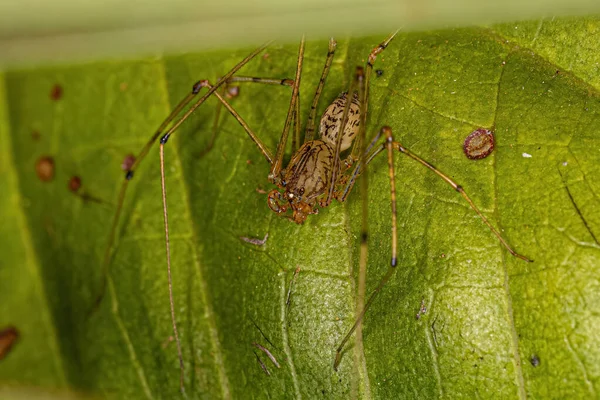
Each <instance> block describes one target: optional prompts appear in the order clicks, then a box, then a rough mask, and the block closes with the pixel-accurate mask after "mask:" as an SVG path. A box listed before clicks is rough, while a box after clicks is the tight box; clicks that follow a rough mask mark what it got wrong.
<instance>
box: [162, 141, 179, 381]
mask: <svg viewBox="0 0 600 400" xmlns="http://www.w3.org/2000/svg"><path fill="white" fill-rule="evenodd" d="M167 139H168V136H165V137H163V139H161V141H160V184H161V191H162V204H163V217H164V221H165V249H166V252H167V277H168V281H169V305H170V307H171V322H172V323H173V334H174V336H175V342H176V343H177V356H178V357H179V388H180V390H181V392H182V393H183V392H185V388H184V385H183V378H184V368H183V355H182V354H181V343H180V341H179V333H178V331H177V322H176V321H175V302H174V301H173V284H172V281H171V247H170V246H169V216H168V213H167V188H166V185H165V157H164V148H165V143H166V142H167Z"/></svg>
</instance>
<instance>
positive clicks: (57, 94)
mask: <svg viewBox="0 0 600 400" xmlns="http://www.w3.org/2000/svg"><path fill="white" fill-rule="evenodd" d="M62 95H63V88H62V86H60V85H59V84H56V85H54V86H52V90H50V98H51V99H52V100H54V101H57V100H60V99H61V98H62Z"/></svg>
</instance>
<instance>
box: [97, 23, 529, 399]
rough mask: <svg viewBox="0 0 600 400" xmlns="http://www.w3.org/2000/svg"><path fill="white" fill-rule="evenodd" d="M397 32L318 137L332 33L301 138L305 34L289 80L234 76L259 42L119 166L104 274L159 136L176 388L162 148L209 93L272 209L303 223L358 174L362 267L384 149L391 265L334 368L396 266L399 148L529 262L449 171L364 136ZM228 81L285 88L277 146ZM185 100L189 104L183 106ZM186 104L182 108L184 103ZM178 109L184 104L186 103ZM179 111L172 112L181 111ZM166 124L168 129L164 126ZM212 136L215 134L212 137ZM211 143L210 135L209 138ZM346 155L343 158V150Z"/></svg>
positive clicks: (342, 197)
mask: <svg viewBox="0 0 600 400" xmlns="http://www.w3.org/2000/svg"><path fill="white" fill-rule="evenodd" d="M395 35H396V32H395V33H393V34H391V35H389V36H388V37H387V38H386V39H385V40H384V41H382V42H381V43H380V44H379V45H377V46H376V47H375V48H374V49H373V50H372V51H371V52H370V54H369V56H368V61H367V63H366V66H365V67H364V68H363V67H357V68H356V70H355V74H354V77H353V79H352V81H351V84H350V85H349V88H348V90H347V91H346V92H344V93H342V94H341V95H340V96H339V97H338V98H336V99H335V100H334V101H333V102H332V103H331V104H330V105H329V106H328V107H327V109H326V110H325V112H324V113H323V115H322V117H321V118H320V120H319V123H318V132H319V138H318V139H315V138H314V136H315V131H316V130H317V123H316V121H317V108H318V104H319V100H320V97H321V93H322V91H323V88H324V85H325V82H326V79H327V76H328V74H329V70H330V68H331V64H332V62H333V57H334V55H335V50H336V42H335V40H334V39H331V40H330V41H329V47H328V53H327V56H326V59H325V64H324V67H323V71H322V74H321V78H320V80H319V83H318V85H317V89H316V92H315V95H314V97H313V101H312V103H311V108H310V113H309V116H308V120H307V124H306V128H305V132H304V138H303V140H302V143H301V144H300V123H299V119H300V115H299V87H300V82H301V77H302V66H303V61H304V49H305V40H304V38H303V39H302V41H301V43H300V47H299V50H298V57H297V63H296V72H295V76H294V79H270V78H255V77H246V76H236V75H235V74H236V73H237V72H238V71H239V70H240V68H242V67H243V66H244V65H246V64H247V63H248V62H249V61H250V60H252V59H253V58H254V57H256V56H257V55H258V54H260V53H261V52H262V51H263V50H264V49H265V48H266V47H267V45H263V46H261V47H259V48H258V49H256V50H255V51H253V52H252V53H250V54H249V55H248V56H247V57H246V58H244V59H243V60H241V61H240V62H239V63H238V64H236V65H235V66H234V67H233V68H232V69H231V70H230V71H229V72H227V73H226V74H225V75H223V76H222V77H221V78H220V79H219V80H218V81H216V82H215V83H214V84H213V83H211V82H209V81H208V80H200V81H198V82H197V83H195V84H194V85H193V87H192V90H191V92H190V93H189V94H188V95H187V96H185V97H184V98H183V99H182V100H181V101H180V102H179V103H178V105H177V106H176V107H175V108H174V109H173V111H172V112H171V113H170V114H169V116H167V118H166V119H165V120H164V121H163V122H162V123H161V125H160V126H159V128H158V129H157V131H156V132H155V133H154V134H153V135H152V137H151V138H150V140H148V142H147V143H146V145H145V146H144V147H143V148H142V150H141V151H140V152H139V154H138V156H137V157H136V159H135V162H133V164H132V165H130V166H129V168H128V169H127V171H126V174H125V180H124V181H123V183H122V186H121V189H120V192H119V197H118V202H117V211H116V213H115V216H114V219H113V222H112V226H111V230H110V234H109V239H108V245H107V247H106V251H105V255H104V263H103V265H104V275H106V273H107V269H108V265H109V264H110V257H111V253H112V248H113V244H114V240H115V235H116V229H117V226H118V222H119V219H120V215H121V211H122V208H123V202H124V198H125V193H126V190H127V187H128V183H129V181H130V180H131V179H132V178H133V177H134V173H135V171H136V169H137V168H138V167H139V165H140V163H141V162H142V161H143V159H144V158H145V157H146V155H147V154H148V152H149V150H150V148H151V147H152V146H153V144H154V143H155V142H156V141H157V140H158V142H159V154H160V171H161V172H160V174H161V189H162V202H163V216H164V228H165V229H164V231H165V248H166V260H167V273H168V282H169V303H170V308H171V320H172V325H173V333H174V337H175V342H176V344H177V352H178V357H179V364H180V388H181V390H182V391H183V390H184V364H183V357H182V352H181V344H180V341H179V333H178V330H177V324H176V317H175V306H174V300H173V291H172V284H171V249H170V241H169V219H168V208H167V194H166V180H165V157H164V147H165V145H166V144H167V143H168V140H169V138H170V137H171V136H172V135H173V134H174V133H175V132H176V131H177V129H178V128H179V127H180V126H181V124H182V123H183V122H184V121H185V120H186V119H188V117H189V116H190V115H191V114H192V113H193V112H194V111H195V110H196V109H197V108H198V107H200V106H201V105H202V104H204V102H205V101H206V100H207V99H208V98H209V97H211V96H215V97H216V98H217V99H218V101H219V103H220V105H222V106H223V107H225V108H226V109H227V111H228V112H229V113H230V114H231V115H232V116H233V117H234V118H235V119H236V120H237V121H238V122H239V124H240V126H241V127H242V128H243V129H244V130H245V132H246V133H247V134H248V136H249V137H250V139H251V140H252V142H253V143H254V144H255V145H256V146H257V147H258V149H259V151H260V152H261V153H262V155H263V156H264V157H265V159H266V160H267V162H268V164H269V165H270V170H269V173H268V180H269V182H270V183H271V184H273V185H275V186H276V187H277V188H276V189H272V190H271V191H270V192H269V193H268V195H267V204H268V207H269V208H270V209H271V210H272V211H273V212H275V213H277V214H279V215H282V216H285V217H286V218H288V219H290V220H291V221H293V222H294V223H297V224H302V223H303V222H304V221H305V220H306V219H307V218H308V216H309V215H311V214H317V213H318V212H319V209H321V208H325V207H327V206H329V205H330V204H331V203H332V201H333V200H334V199H335V200H337V201H339V202H345V201H346V200H347V198H348V196H349V194H350V193H351V192H352V189H353V187H354V185H355V183H356V181H357V179H359V178H360V180H361V183H360V188H361V194H362V204H363V207H362V210H363V211H362V220H363V224H362V230H361V235H360V237H361V246H360V261H359V262H360V265H361V266H366V263H367V251H368V246H367V243H368V229H367V211H366V204H367V182H366V171H367V168H368V165H369V164H370V162H371V161H372V160H373V159H375V158H376V157H377V155H379V154H381V153H385V154H386V155H387V161H388V175H389V181H390V204H391V233H392V234H391V237H392V251H391V255H390V266H389V268H388V271H387V273H386V274H385V275H384V276H383V278H382V279H381V280H380V283H379V284H378V285H377V287H376V289H375V290H374V291H373V293H372V294H371V296H370V297H369V298H368V300H367V302H366V303H365V305H364V308H363V309H362V311H361V312H360V313H359V314H358V316H357V318H356V320H355V322H354V324H353V325H352V327H350V328H349V330H348V332H347V334H346V335H345V336H344V338H343V339H342V340H341V342H340V344H339V346H338V347H337V349H336V355H335V360H334V362H333V368H334V369H335V370H337V368H338V366H339V364H340V362H341V360H342V351H343V349H344V346H345V345H346V343H347V341H348V340H349V338H350V337H351V336H352V334H353V333H354V331H355V330H356V328H357V327H358V326H359V324H360V323H361V321H362V319H363V317H364V315H365V313H366V312H367V311H368V309H369V307H370V306H371V305H372V303H373V301H374V300H375V298H376V297H377V294H378V293H380V291H381V290H382V288H383V287H384V286H385V284H386V283H387V282H388V281H389V279H390V278H391V277H392V276H393V274H394V272H395V271H396V268H397V265H398V256H397V254H398V249H397V216H396V189H395V170H394V154H395V152H396V151H397V152H400V153H402V154H405V155H406V156H407V157H409V158H410V159H412V160H414V161H416V162H418V163H420V164H422V165H423V166H425V167H426V168H428V169H430V170H431V171H432V172H434V173H435V174H436V175H438V176H439V177H440V178H442V179H443V180H444V181H446V183H448V184H449V185H450V186H451V187H452V188H453V189H454V190H456V191H457V192H459V194H460V195H461V196H462V197H463V198H464V199H465V201H467V202H468V204H469V206H470V207H471V208H472V209H473V210H474V211H475V212H476V213H477V214H478V215H479V217H480V218H481V220H482V221H483V222H484V223H485V224H486V225H487V226H488V227H489V229H490V230H491V231H492V232H493V234H494V235H495V236H496V237H497V238H498V240H499V241H500V242H501V243H502V245H503V246H504V247H505V248H506V249H507V250H508V251H509V252H510V253H511V254H512V255H513V256H515V257H517V258H519V259H522V260H524V261H528V262H530V261H531V260H529V259H528V258H527V257H525V256H522V255H520V254H518V253H517V252H515V251H514V250H513V249H512V248H511V247H510V245H509V244H508V243H507V241H506V240H505V239H504V238H503V237H502V236H501V234H500V233H499V232H498V231H497V230H496V228H494V226H493V225H492V224H491V223H490V222H489V221H488V220H487V219H486V217H485V216H484V215H483V214H482V213H481V211H480V210H479V209H478V208H477V206H476V205H475V204H474V203H473V201H472V200H471V198H470V197H469V196H468V195H467V194H466V193H465V191H464V190H463V189H462V187H461V186H460V185H458V184H457V183H456V182H454V181H453V180H452V179H451V178H450V177H448V176H447V175H445V174H444V173H442V172H441V171H439V170H438V169H437V168H435V167H434V166H433V165H431V164H430V163H428V162H427V161H425V160H423V159H422V158H420V157H419V156H417V155H416V154H414V153H412V152H411V151H410V150H408V149H407V148H405V147H404V146H403V145H402V144H401V143H399V142H398V141H395V140H394V135H393V132H392V129H391V128H390V127H388V126H384V127H382V128H381V129H380V130H379V131H378V133H377V134H376V135H375V136H374V137H373V138H371V139H370V140H367V138H366V132H367V130H366V121H367V115H368V104H369V83H370V80H371V76H372V72H373V65H374V63H375V62H376V59H377V56H378V55H379V54H381V53H382V52H383V51H384V50H385V49H386V48H387V46H388V45H389V44H390V42H392V40H393V39H394V37H395ZM234 82H255V83H262V84H275V85H284V86H288V87H291V89H292V95H291V99H290V103H289V107H288V111H287V117H286V119H285V123H284V126H283V129H282V134H281V138H280V140H279V142H278V144H277V149H276V151H275V153H274V154H273V153H272V151H271V150H270V149H268V148H267V146H266V145H265V144H264V143H263V142H262V140H261V139H260V137H259V136H258V135H257V134H256V133H254V131H253V130H252V128H251V127H250V126H249V125H248V124H247V123H246V122H245V121H244V119H243V118H242V116H241V115H240V114H238V113H237V112H236V110H235V109H234V108H233V106H232V105H231V104H230V102H229V101H228V99H227V98H226V96H225V95H224V92H222V91H221V90H219V89H223V88H226V87H227V85H229V84H232V83H234ZM203 90H206V91H205V93H204V94H203V95H202V96H201V97H200V98H199V99H198V100H196V101H195V102H193V103H192V101H193V100H194V99H195V98H196V96H198V95H199V94H200V93H201V92H202V91H203ZM190 104H191V105H190ZM188 106H189V107H188ZM186 107H188V108H187V110H186V111H185V112H184V111H183V110H184V109H185V108H186ZM182 112H183V114H182V115H181V116H179V115H180V114H181V113H182ZM167 128H168V129H167ZM290 134H292V141H291V142H292V143H291V147H292V157H291V159H290V161H289V162H288V164H287V165H286V166H284V155H285V153H286V150H287V147H288V146H287V143H288V138H289V136H290ZM213 139H214V138H213ZM211 143H212V140H211ZM343 153H345V154H346V156H345V157H344V158H342V154H343ZM104 285H105V283H103V287H102V291H101V295H100V296H99V297H98V298H97V301H96V305H98V304H99V302H100V300H101V298H102V294H103V292H104Z"/></svg>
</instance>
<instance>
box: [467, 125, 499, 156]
mask: <svg viewBox="0 0 600 400" xmlns="http://www.w3.org/2000/svg"><path fill="white" fill-rule="evenodd" d="M463 150H464V151H465V155H466V156H467V158H470V159H471V160H478V159H480V158H485V157H487V156H489V155H490V154H492V151H493V150H494V132H492V131H488V130H487V129H484V128H479V129H476V130H474V131H473V132H471V134H470V135H469V136H467V138H466V139H465V142H464V144H463Z"/></svg>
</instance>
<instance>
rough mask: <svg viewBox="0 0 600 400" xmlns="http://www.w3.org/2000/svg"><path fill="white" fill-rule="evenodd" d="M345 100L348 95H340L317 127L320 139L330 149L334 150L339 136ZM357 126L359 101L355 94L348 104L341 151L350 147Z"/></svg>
mask: <svg viewBox="0 0 600 400" xmlns="http://www.w3.org/2000/svg"><path fill="white" fill-rule="evenodd" d="M347 98H348V93H345V92H344V93H342V94H341V95H340V96H339V97H338V98H337V99H335V100H334V101H333V103H331V104H330V105H329V107H327V109H326V110H325V112H324V113H323V116H322V117H321V124H320V126H319V133H320V134H321V139H322V140H324V141H325V142H327V143H328V144H329V145H330V146H331V147H332V148H335V143H336V141H337V137H338V135H339V134H340V130H341V126H342V117H343V116H344V107H345V106H346V99H347ZM359 125H360V101H359V100H358V96H357V95H356V93H355V94H354V96H352V102H351V103H350V109H349V110H348V122H347V123H346V126H345V127H344V135H343V137H342V147H341V151H344V150H346V149H348V148H349V147H350V145H352V141H353V140H354V138H355V137H356V135H357V134H358V128H359Z"/></svg>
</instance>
